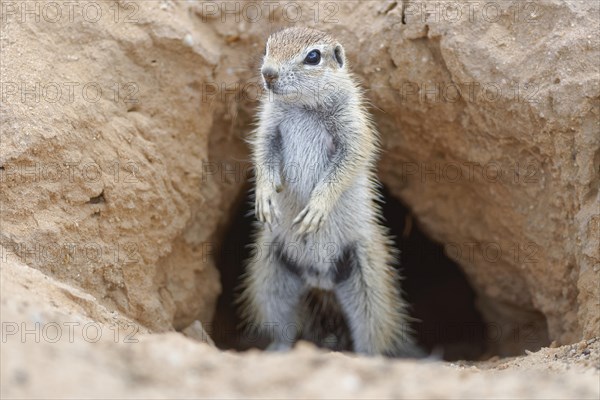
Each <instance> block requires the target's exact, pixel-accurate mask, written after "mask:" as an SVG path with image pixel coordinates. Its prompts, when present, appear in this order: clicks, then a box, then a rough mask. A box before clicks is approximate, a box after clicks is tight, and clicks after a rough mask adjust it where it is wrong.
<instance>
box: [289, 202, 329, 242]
mask: <svg viewBox="0 0 600 400" xmlns="http://www.w3.org/2000/svg"><path fill="white" fill-rule="evenodd" d="M328 214H329V211H328V210H327V209H326V208H325V207H320V206H318V205H316V204H315V203H314V202H310V203H308V205H307V206H306V207H305V208H304V210H302V211H300V213H299V214H298V216H297V217H296V219H294V222H293V224H292V225H293V226H298V230H297V234H298V235H300V236H303V235H306V234H308V233H311V232H316V231H318V230H319V229H320V228H321V227H322V226H323V223H324V222H325V220H326V219H327V216H328Z"/></svg>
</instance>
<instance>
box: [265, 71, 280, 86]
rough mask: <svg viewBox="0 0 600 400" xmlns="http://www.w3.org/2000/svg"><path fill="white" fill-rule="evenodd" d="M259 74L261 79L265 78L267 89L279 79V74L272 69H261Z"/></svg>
mask: <svg viewBox="0 0 600 400" xmlns="http://www.w3.org/2000/svg"><path fill="white" fill-rule="evenodd" d="M261 72H262V75H263V77H264V78H265V82H266V83H267V86H269V87H270V86H271V84H272V83H273V81H274V80H276V79H277V78H279V73H278V72H277V71H276V70H275V69H274V68H272V67H263V68H262V70H261Z"/></svg>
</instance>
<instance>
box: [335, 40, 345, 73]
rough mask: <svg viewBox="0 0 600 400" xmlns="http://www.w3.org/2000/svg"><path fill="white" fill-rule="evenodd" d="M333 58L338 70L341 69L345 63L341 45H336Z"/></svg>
mask: <svg viewBox="0 0 600 400" xmlns="http://www.w3.org/2000/svg"><path fill="white" fill-rule="evenodd" d="M333 56H334V57H335V61H337V63H338V65H339V66H340V68H342V67H343V66H344V64H345V62H346V56H345V55H344V48H343V47H342V45H341V44H336V45H335V48H334V49H333Z"/></svg>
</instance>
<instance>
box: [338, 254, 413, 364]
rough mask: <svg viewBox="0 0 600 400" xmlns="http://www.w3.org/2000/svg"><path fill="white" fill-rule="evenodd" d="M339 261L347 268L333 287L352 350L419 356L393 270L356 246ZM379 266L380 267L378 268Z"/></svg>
mask: <svg viewBox="0 0 600 400" xmlns="http://www.w3.org/2000/svg"><path fill="white" fill-rule="evenodd" d="M351 251H352V253H351V254H350V253H349V254H348V255H347V256H346V257H342V258H341V260H342V261H344V262H346V263H347V264H348V265H345V266H344V267H343V268H344V269H342V267H338V270H341V269H342V270H343V271H344V273H343V274H342V276H343V277H344V278H345V279H343V280H340V281H339V282H338V284H337V285H336V288H335V293H336V296H337V298H338V301H339V303H340V306H341V308H342V310H343V312H344V314H345V316H346V319H347V321H348V325H349V328H350V332H351V336H352V342H353V344H354V351H355V352H357V353H364V354H371V355H376V354H380V355H386V356H394V357H398V356H399V357H418V356H419V355H421V353H422V352H421V351H420V350H419V349H418V347H417V346H416V344H415V342H414V340H413V338H412V335H411V330H410V324H409V322H410V318H409V317H408V315H407V313H406V303H405V302H404V300H403V299H402V296H401V291H400V287H399V282H398V277H397V274H396V271H395V270H394V269H393V267H391V266H390V265H388V264H386V263H385V262H384V260H383V258H380V257H376V256H374V257H370V256H369V255H368V251H369V248H368V247H365V246H362V245H360V244H356V245H355V246H354V247H353V248H352V250H351ZM379 264H381V265H379Z"/></svg>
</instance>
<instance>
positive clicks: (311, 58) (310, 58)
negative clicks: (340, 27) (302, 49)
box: [304, 50, 321, 65]
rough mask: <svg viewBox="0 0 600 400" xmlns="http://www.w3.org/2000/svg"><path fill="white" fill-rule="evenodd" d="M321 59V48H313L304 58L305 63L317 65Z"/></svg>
mask: <svg viewBox="0 0 600 400" xmlns="http://www.w3.org/2000/svg"><path fill="white" fill-rule="evenodd" d="M320 61H321V52H320V51H319V50H311V51H310V53H308V54H307V55H306V58H305V59H304V64H308V65H317V64H319V62H320Z"/></svg>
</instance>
